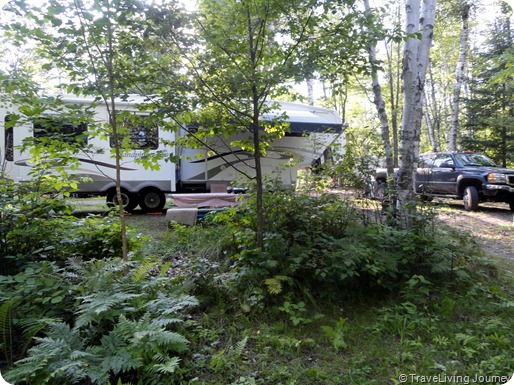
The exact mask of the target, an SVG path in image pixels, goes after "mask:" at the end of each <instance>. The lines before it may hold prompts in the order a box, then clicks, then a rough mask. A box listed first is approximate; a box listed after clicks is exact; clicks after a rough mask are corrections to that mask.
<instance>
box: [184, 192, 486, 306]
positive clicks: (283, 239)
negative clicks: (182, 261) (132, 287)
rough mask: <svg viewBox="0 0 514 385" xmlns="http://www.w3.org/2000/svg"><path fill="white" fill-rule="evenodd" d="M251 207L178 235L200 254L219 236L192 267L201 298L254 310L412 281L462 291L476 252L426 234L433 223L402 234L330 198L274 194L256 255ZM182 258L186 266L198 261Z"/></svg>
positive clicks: (440, 233)
mask: <svg viewBox="0 0 514 385" xmlns="http://www.w3.org/2000/svg"><path fill="white" fill-rule="evenodd" d="M253 207H254V205H253V203H252V201H251V200H250V201H249V202H248V203H247V204H246V205H244V206H243V207H242V208H240V209H239V210H236V209H231V210H227V211H226V212H222V213H218V214H216V215H215V217H214V218H213V219H212V221H211V222H207V224H208V225H209V224H210V223H213V224H215V225H216V226H218V227H214V229H216V230H213V227H209V226H207V227H204V228H202V229H199V228H193V229H186V228H181V229H180V233H181V238H182V239H189V238H188V237H189V235H187V234H193V233H194V234H195V235H194V237H195V238H197V239H201V242H202V249H209V247H211V246H210V245H211V244H210V243H209V239H211V237H210V236H206V237H205V236H204V235H205V234H210V233H213V232H216V233H217V234H223V235H220V236H218V237H217V238H215V242H216V246H212V247H211V248H212V249H213V250H216V252H212V253H211V254H208V255H207V260H206V257H205V255H204V256H203V261H201V262H200V261H199V260H198V259H196V260H197V261H198V263H197V264H196V265H197V266H199V267H201V269H202V271H203V277H210V278H208V279H205V280H201V282H198V283H199V284H200V285H201V289H200V290H201V292H202V293H205V294H208V295H209V294H212V293H216V296H217V297H218V298H219V297H220V296H221V297H222V295H221V294H220V293H221V292H223V290H225V295H228V296H229V297H231V298H232V299H231V300H229V299H228V298H227V299H225V300H224V302H232V303H237V302H234V298H239V299H240V300H241V301H243V302H244V303H245V306H247V305H251V304H253V305H251V306H254V305H255V304H258V303H259V302H260V300H257V301H255V299H258V298H261V299H262V298H265V296H266V295H267V296H268V299H269V298H270V296H271V297H274V296H276V295H277V294H280V295H287V294H291V293H297V294H300V295H304V294H301V293H307V292H309V293H311V294H312V295H315V296H320V295H331V294H330V293H333V295H337V296H338V297H339V296H341V295H342V294H341V293H347V294H350V293H352V294H355V293H366V295H369V294H372V295H373V293H382V292H384V293H388V292H392V291H393V292H394V291H398V290H399V289H400V288H401V285H402V283H403V282H405V281H408V280H409V279H410V278H411V277H412V276H414V275H417V276H423V277H425V278H426V279H427V280H428V281H433V282H434V283H441V284H443V285H449V284H450V283H452V282H460V283H462V282H464V280H466V279H468V278H469V275H470V267H469V264H470V261H471V260H472V256H473V255H476V253H477V251H476V250H477V249H478V248H474V247H473V242H472V241H470V240H469V239H468V238H465V237H463V236H462V234H456V235H455V236H448V230H447V229H439V228H438V227H436V226H432V222H431V221H432V219H433V217H432V216H428V217H427V218H425V219H423V218H422V217H421V214H420V217H419V218H418V219H417V222H416V226H414V227H412V228H409V229H405V228H400V227H398V226H391V225H388V224H381V223H376V222H371V221H370V220H369V217H368V216H367V215H366V214H365V213H364V212H362V211H361V210H360V209H358V208H355V207H353V206H352V205H351V202H349V201H345V200H343V199H341V198H340V197H338V196H335V195H325V196H320V197H312V196H307V195H299V194H294V193H292V192H280V193H278V192H275V193H273V194H268V195H267V196H266V200H265V209H266V218H267V222H266V233H265V244H266V246H265V249H264V250H258V249H256V247H255V244H254V239H255V236H254V235H255V234H254V229H255V223H254V221H255V215H254V212H253ZM423 221H424V222H423ZM202 234H204V235H202ZM220 245H221V247H220ZM189 252H190V253H191V254H192V255H193V256H192V257H191V258H189V259H188V260H189V261H194V260H195V258H198V255H195V253H194V252H193V251H191V250H190V251H189ZM189 263H190V264H191V265H194V264H195V262H189ZM197 288H198V286H197ZM212 289H215V290H212ZM335 293H337V294H335ZM263 295H265V296H264V297H263ZM252 298H253V299H252Z"/></svg>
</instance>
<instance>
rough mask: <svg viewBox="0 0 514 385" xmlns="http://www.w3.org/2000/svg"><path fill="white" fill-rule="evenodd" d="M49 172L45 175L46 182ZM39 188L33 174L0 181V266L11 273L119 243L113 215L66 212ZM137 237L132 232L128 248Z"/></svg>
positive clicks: (90, 255) (92, 254) (91, 254)
mask: <svg viewBox="0 0 514 385" xmlns="http://www.w3.org/2000/svg"><path fill="white" fill-rule="evenodd" d="M52 178H53V177H51V176H47V178H45V181H47V182H48V183H50V180H51V179H52ZM45 191H46V189H44V190H41V183H40V180H39V179H35V180H31V181H30V182H25V183H14V182H13V181H11V180H4V181H3V183H2V184H1V185H0V260H1V261H2V265H1V266H2V267H1V269H0V272H1V273H3V274H5V275H14V274H16V273H17V272H20V271H23V269H24V268H25V266H26V265H27V264H28V263H30V262H34V261H41V260H47V261H53V262H59V263H60V264H61V265H62V263H63V262H64V261H65V260H66V259H67V258H69V257H80V258H83V259H95V258H109V257H113V256H116V255H119V252H120V249H121V240H120V237H121V236H120V233H121V230H120V225H119V224H118V223H117V220H116V219H115V218H114V217H110V218H108V219H101V218H99V217H94V216H90V217H87V218H83V219H78V218H75V217H73V216H71V213H72V207H71V206H70V205H69V204H68V203H67V202H66V201H65V200H64V199H62V198H60V197H59V196H54V195H48V194H46V193H45ZM141 241H142V240H141V239H139V238H137V237H133V238H132V239H131V242H130V244H129V247H130V249H131V250H135V249H137V248H138V247H139V244H140V243H141Z"/></svg>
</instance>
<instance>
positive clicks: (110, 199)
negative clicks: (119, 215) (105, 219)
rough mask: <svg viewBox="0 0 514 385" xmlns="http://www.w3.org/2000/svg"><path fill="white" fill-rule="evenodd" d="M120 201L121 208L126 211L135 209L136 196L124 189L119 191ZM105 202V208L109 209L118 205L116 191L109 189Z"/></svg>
mask: <svg viewBox="0 0 514 385" xmlns="http://www.w3.org/2000/svg"><path fill="white" fill-rule="evenodd" d="M121 199H122V201H123V208H124V209H125V210H126V211H132V210H134V209H135V208H136V206H137V204H138V202H137V195H136V194H132V193H130V192H128V191H127V190H125V189H123V188H122V189H121ZM105 200H106V202H107V206H109V207H114V206H117V205H118V198H117V196H116V189H114V188H113V189H110V190H109V191H108V192H107V197H106V199H105Z"/></svg>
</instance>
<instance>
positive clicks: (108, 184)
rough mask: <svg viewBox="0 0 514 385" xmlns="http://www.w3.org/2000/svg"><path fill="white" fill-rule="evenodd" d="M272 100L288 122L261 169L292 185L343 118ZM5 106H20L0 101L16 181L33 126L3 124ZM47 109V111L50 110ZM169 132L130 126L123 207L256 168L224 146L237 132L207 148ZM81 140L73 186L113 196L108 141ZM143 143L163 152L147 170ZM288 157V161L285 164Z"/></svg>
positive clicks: (128, 105)
mask: <svg viewBox="0 0 514 385" xmlns="http://www.w3.org/2000/svg"><path fill="white" fill-rule="evenodd" d="M61 99H62V100H63V102H64V103H65V104H80V105H83V106H94V111H95V116H94V120H95V122H108V119H109V117H108V112H107V109H106V108H105V106H104V105H103V104H98V102H94V101H93V100H92V99H86V98H77V97H74V96H61ZM142 101H143V99H142V98H137V97H134V98H132V99H130V100H127V101H122V100H120V101H118V102H117V108H119V109H120V110H128V111H131V112H133V113H134V114H138V115H141V116H143V117H144V113H142V112H140V111H139V110H138V109H137V108H136V104H137V103H141V102H142ZM94 103H96V104H94ZM279 104H280V107H281V110H279V111H277V114H282V113H284V112H285V114H286V115H287V117H288V118H287V119H286V121H288V122H289V123H290V132H289V133H287V134H286V136H284V137H283V138H281V139H278V140H276V141H275V142H273V143H272V146H271V148H270V150H269V151H268V152H267V154H266V156H265V157H263V158H262V166H263V171H264V173H267V174H269V173H275V175H276V176H278V178H279V179H281V180H282V183H283V184H284V185H294V184H295V183H296V172H297V170H298V169H299V168H302V167H308V166H310V165H311V164H312V162H313V161H315V160H317V159H319V158H321V157H322V155H323V152H324V150H325V149H326V147H327V146H328V145H330V144H331V143H333V142H334V140H336V139H337V138H338V137H340V136H341V134H342V122H341V118H340V117H339V116H338V115H337V113H336V112H335V111H334V110H329V109H324V108H319V107H313V106H307V105H302V104H297V103H285V102H279ZM12 113H18V114H19V111H18V110H17V109H16V108H15V107H8V106H5V105H3V106H1V107H0V155H1V158H3V159H1V160H2V162H3V166H4V171H5V173H6V174H7V176H8V177H10V178H11V179H14V180H17V181H23V180H27V179H28V178H29V171H30V168H31V162H30V158H31V157H30V154H28V153H26V152H25V153H24V152H21V150H20V148H19V146H20V145H21V144H22V141H23V140H24V139H25V138H27V137H32V136H37V135H40V134H38V129H37V128H38V127H36V125H35V124H34V123H20V124H18V125H16V126H14V127H10V128H6V127H5V122H7V121H8V120H9V119H10V114H12ZM49 117H50V119H51V115H49ZM269 118H270V119H272V118H273V117H272V116H269ZM61 124H62V123H61ZM57 128H58V129H62V130H67V132H68V133H70V134H72V135H73V134H76V133H78V134H83V133H84V131H87V127H85V126H84V125H75V126H73V127H72V126H70V125H67V126H62V127H57ZM134 128H135V130H134ZM187 133H188V132H187V129H186V128H183V129H182V130H181V131H180V132H179V133H178V135H187ZM175 135H177V134H175V133H174V132H171V131H167V130H161V129H159V128H158V127H155V126H152V125H148V126H145V125H140V126H138V127H132V128H131V134H130V143H131V150H130V151H128V152H126V153H123V154H122V155H123V160H122V163H121V187H122V193H123V199H124V204H125V207H126V209H127V210H131V209H134V208H135V207H136V206H137V205H139V206H140V207H141V209H143V210H145V211H152V210H160V209H162V208H163V207H164V204H165V202H166V193H171V192H190V191H196V192H200V191H202V192H204V191H205V192H207V191H210V190H211V187H212V185H213V184H216V183H218V184H225V185H231V184H232V185H233V184H235V183H238V181H240V178H241V176H242V175H249V176H254V175H255V172H254V163H252V162H253V157H252V155H251V154H250V153H247V152H244V151H242V150H241V148H234V147H231V146H230V142H231V141H233V140H234V139H244V138H243V137H242V136H241V138H235V137H233V138H229V139H225V138H224V137H223V136H217V137H214V138H212V139H211V140H210V142H209V148H210V150H207V149H205V148H201V149H185V148H177V147H170V146H169V145H165V144H163V140H164V141H165V142H166V141H167V142H168V143H169V142H173V141H174V139H175ZM87 140H88V143H87V144H88V149H87V151H84V152H83V153H81V154H79V155H78V158H79V160H80V166H79V168H78V169H76V170H73V171H71V172H72V173H73V174H74V175H75V176H76V177H77V178H79V180H80V179H82V178H86V179H85V180H86V182H83V183H80V184H79V187H78V192H79V193H81V194H88V195H101V196H106V197H107V198H106V199H107V202H108V203H111V204H112V203H113V202H114V200H115V185H116V184H115V174H116V167H115V161H114V158H113V156H112V155H111V147H112V143H111V141H110V140H109V139H105V138H101V137H99V136H90V137H88V139H87ZM213 149H214V150H215V151H214V152H213V151H212V150H213ZM144 151H148V152H150V153H155V152H157V151H160V152H161V153H162V152H164V153H165V154H167V155H168V157H167V158H168V159H162V160H160V161H159V169H158V170H147V169H144V167H143V165H142V164H139V163H137V162H135V160H136V159H138V158H140V157H141V156H143V153H144ZM172 155H176V156H180V157H181V158H180V159H181V160H180V162H179V164H176V163H174V162H171V161H169V160H170V159H169V157H170V156H172ZM292 160H293V166H292V167H287V165H288V164H290V163H291V161H292Z"/></svg>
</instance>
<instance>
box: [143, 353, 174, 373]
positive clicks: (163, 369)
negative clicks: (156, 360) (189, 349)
mask: <svg viewBox="0 0 514 385" xmlns="http://www.w3.org/2000/svg"><path fill="white" fill-rule="evenodd" d="M179 363H180V358H178V357H173V358H171V359H170V360H168V361H167V362H166V363H164V364H156V365H153V366H152V367H151V369H150V372H152V373H162V374H168V373H174V372H175V370H176V369H177V368H178V367H179Z"/></svg>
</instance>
